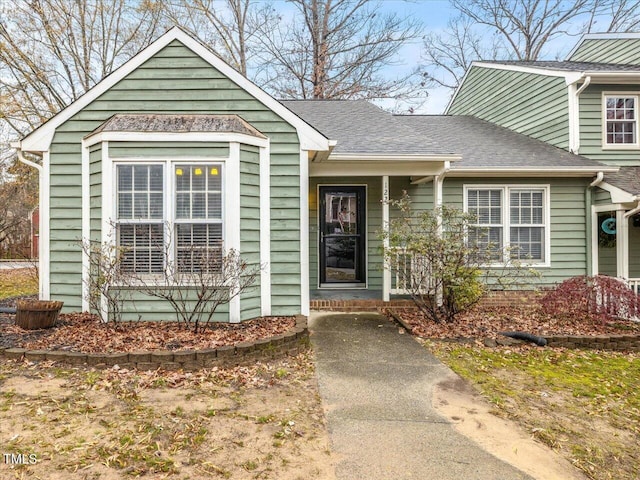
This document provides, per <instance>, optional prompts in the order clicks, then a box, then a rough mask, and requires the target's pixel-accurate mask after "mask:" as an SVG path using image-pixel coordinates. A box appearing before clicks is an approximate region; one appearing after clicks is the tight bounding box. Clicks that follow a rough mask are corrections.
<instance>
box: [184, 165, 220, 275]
mask: <svg viewBox="0 0 640 480" xmlns="http://www.w3.org/2000/svg"><path fill="white" fill-rule="evenodd" d="M174 173H175V186H176V218H175V235H176V260H177V264H178V268H179V269H180V270H181V271H188V272H193V271H196V270H199V269H200V268H203V267H204V266H206V267H207V268H213V269H216V270H218V269H220V266H221V259H222V178H221V176H220V173H221V166H220V165H176V166H175V167H174Z"/></svg>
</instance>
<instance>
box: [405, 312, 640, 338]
mask: <svg viewBox="0 0 640 480" xmlns="http://www.w3.org/2000/svg"><path fill="white" fill-rule="evenodd" d="M393 312H395V313H396V314H398V315H399V316H400V317H401V318H402V320H403V321H404V322H405V323H406V324H408V325H409V326H410V327H411V330H412V331H413V333H414V334H415V335H417V336H419V337H423V338H498V337H499V336H500V335H499V332H506V331H519V332H527V333H532V334H534V335H541V336H544V335H605V334H615V335H622V334H640V323H638V322H632V321H626V320H619V321H616V322H603V321H599V320H598V321H593V320H589V319H584V320H581V321H575V320H571V321H568V320H566V319H563V318H560V317H556V316H553V315H549V314H546V313H544V312H543V311H542V310H541V309H540V308H538V307H535V306H519V307H515V306H514V307H494V306H492V307H484V306H477V307H475V308H473V309H471V310H469V311H468V312H464V313H462V314H460V315H459V316H458V317H457V318H456V320H455V321H453V322H450V323H446V322H443V323H436V322H434V321H432V320H429V319H428V318H427V317H426V316H425V315H424V314H423V313H422V312H420V311H419V310H418V309H415V308H406V309H393Z"/></svg>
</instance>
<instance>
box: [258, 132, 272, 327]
mask: <svg viewBox="0 0 640 480" xmlns="http://www.w3.org/2000/svg"><path fill="white" fill-rule="evenodd" d="M270 152H271V149H270V145H269V144H268V143H267V146H266V147H261V148H260V265H261V267H262V269H261V270H260V305H261V315H262V316H265V317H266V316H269V315H271V167H270V163H271V154H270Z"/></svg>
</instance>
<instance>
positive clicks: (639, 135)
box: [601, 92, 640, 150]
mask: <svg viewBox="0 0 640 480" xmlns="http://www.w3.org/2000/svg"><path fill="white" fill-rule="evenodd" d="M609 98H633V99H634V106H635V118H634V119H633V122H634V123H635V132H634V133H635V138H636V141H635V143H608V142H607V122H608V120H607V99H609ZM639 102H640V95H639V94H638V93H636V92H602V112H601V115H602V149H603V150H633V149H638V148H640V128H639V123H640V119H639V118H638V117H639V115H638V114H639V110H640V105H639Z"/></svg>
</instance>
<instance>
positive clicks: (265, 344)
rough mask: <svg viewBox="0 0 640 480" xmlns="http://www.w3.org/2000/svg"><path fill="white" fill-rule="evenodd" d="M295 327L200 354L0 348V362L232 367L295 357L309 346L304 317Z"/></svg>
mask: <svg viewBox="0 0 640 480" xmlns="http://www.w3.org/2000/svg"><path fill="white" fill-rule="evenodd" d="M295 318H296V325H295V327H293V328H292V329H291V330H289V331H288V332H286V333H283V334H281V335H276V336H273V337H268V338H262V339H259V340H255V341H250V342H240V343H238V344H236V345H227V346H222V347H217V348H205V349H201V350H153V351H135V352H119V353H82V352H66V351H61V350H27V349H25V348H3V347H0V358H2V357H4V358H7V359H14V360H28V361H42V360H51V361H55V362H60V363H65V364H69V365H89V366H92V367H95V368H109V367H112V366H114V365H118V366H119V367H121V368H137V369H139V370H156V369H158V368H163V369H165V370H179V369H182V370H199V369H201V368H210V367H222V366H224V367H234V366H238V365H246V364H252V363H255V362H256V361H258V360H267V359H268V360H271V359H276V358H281V357H285V356H288V355H296V354H298V353H300V352H301V351H304V350H306V349H307V348H308V346H309V329H308V326H307V317H306V316H304V315H296V317H295Z"/></svg>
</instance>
